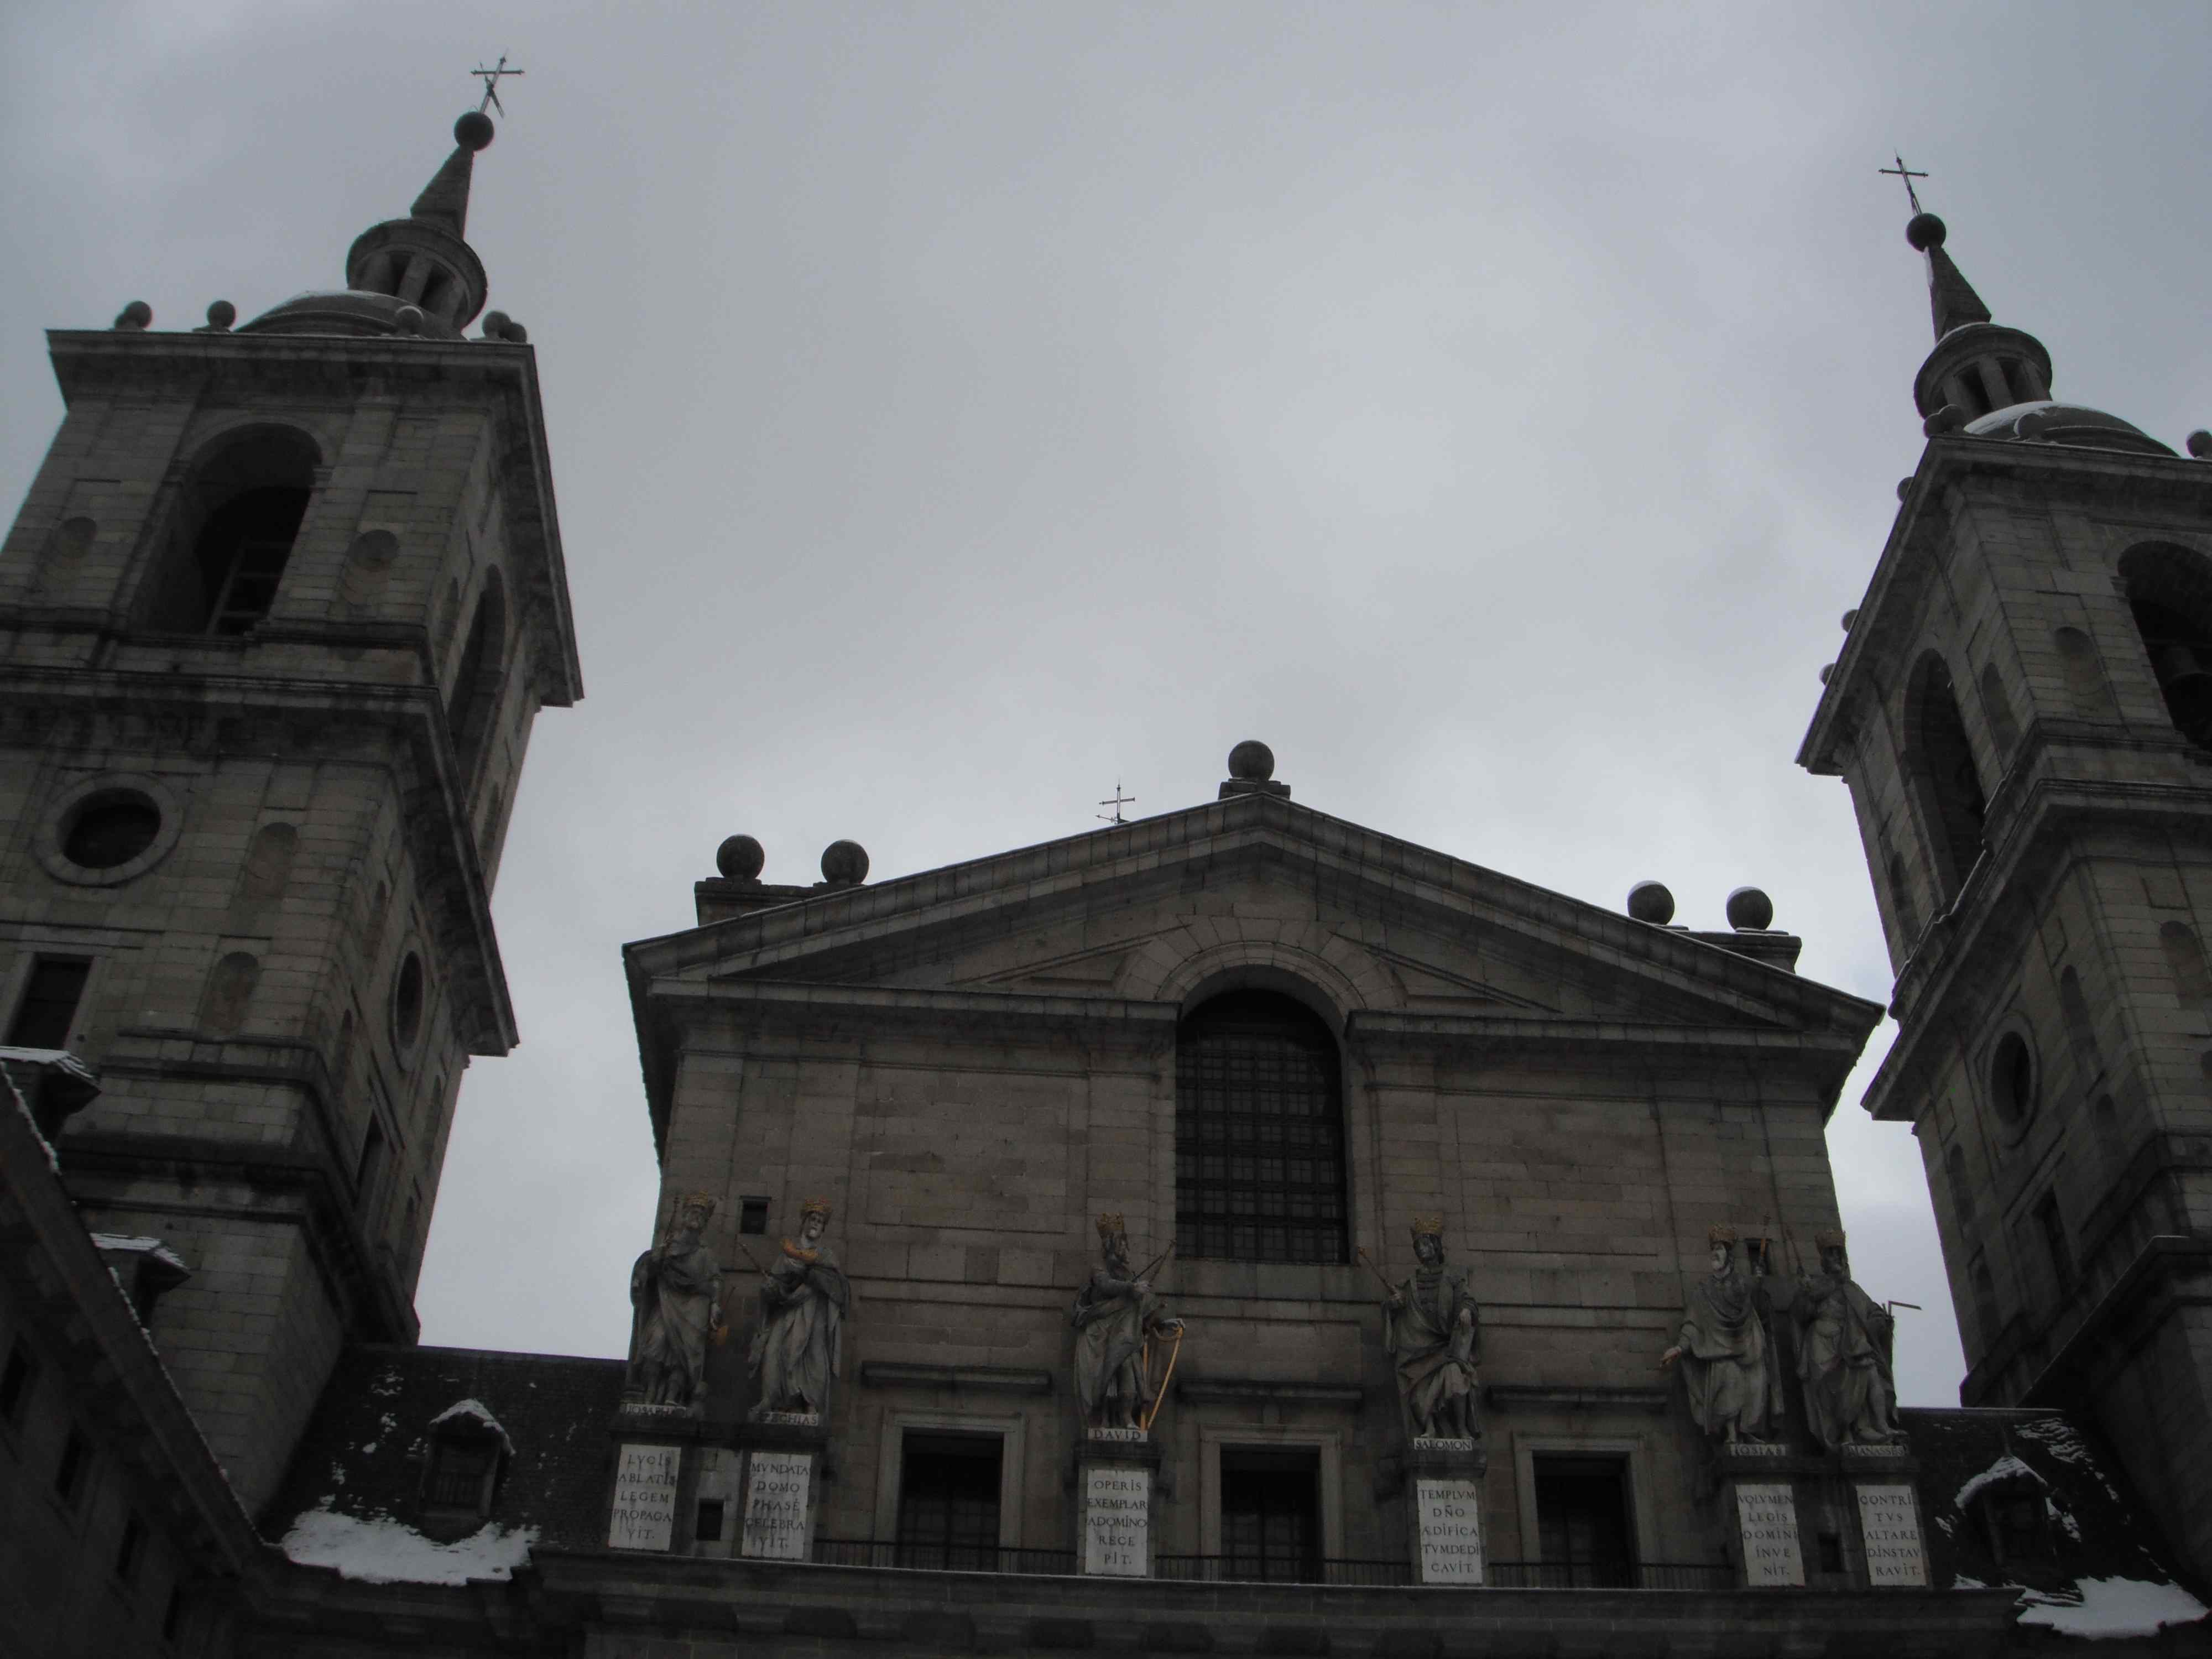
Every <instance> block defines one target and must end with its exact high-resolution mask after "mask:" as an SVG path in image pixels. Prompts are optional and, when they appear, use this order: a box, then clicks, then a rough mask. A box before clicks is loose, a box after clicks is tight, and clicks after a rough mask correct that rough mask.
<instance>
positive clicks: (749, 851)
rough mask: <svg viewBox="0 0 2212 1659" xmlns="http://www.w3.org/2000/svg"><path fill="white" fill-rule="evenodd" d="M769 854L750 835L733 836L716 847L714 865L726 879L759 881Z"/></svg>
mask: <svg viewBox="0 0 2212 1659" xmlns="http://www.w3.org/2000/svg"><path fill="white" fill-rule="evenodd" d="M767 862H768V854H767V852H766V851H765V850H764V849H763V848H762V846H761V844H760V843H759V842H757V841H755V840H754V839H753V838H752V837H751V836H731V837H730V838H729V839H728V840H726V841H725V842H723V843H722V844H721V845H720V847H717V848H715V849H714V867H715V868H716V869H717V870H720V872H722V878H723V879H724V880H725V881H757V880H759V879H760V872H761V866H763V864H766V863H767Z"/></svg>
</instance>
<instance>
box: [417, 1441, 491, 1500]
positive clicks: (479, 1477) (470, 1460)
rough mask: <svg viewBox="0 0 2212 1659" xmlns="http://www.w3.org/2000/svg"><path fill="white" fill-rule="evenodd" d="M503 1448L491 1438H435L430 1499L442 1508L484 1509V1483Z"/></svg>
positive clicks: (431, 1458) (431, 1450)
mask: <svg viewBox="0 0 2212 1659" xmlns="http://www.w3.org/2000/svg"><path fill="white" fill-rule="evenodd" d="M497 1455H499V1448H498V1446H497V1445H496V1444H495V1443H493V1442H491V1441H489V1440H483V1441H477V1440H435V1441H433V1442H432V1443H431V1444H430V1501H431V1502H432V1503H433V1504H438V1505H439V1506H440V1507H441V1508H446V1509H457V1510H481V1509H482V1508H483V1502H484V1485H485V1482H486V1481H488V1480H489V1479H490V1477H491V1471H492V1460H493V1459H494V1458H495V1457H496V1456H497Z"/></svg>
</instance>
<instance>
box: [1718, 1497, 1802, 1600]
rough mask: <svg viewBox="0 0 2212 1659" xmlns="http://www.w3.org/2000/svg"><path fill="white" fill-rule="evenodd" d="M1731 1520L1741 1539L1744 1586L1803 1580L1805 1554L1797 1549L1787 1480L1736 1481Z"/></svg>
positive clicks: (1794, 1583) (1793, 1502)
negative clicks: (1733, 1515)
mask: <svg viewBox="0 0 2212 1659" xmlns="http://www.w3.org/2000/svg"><path fill="white" fill-rule="evenodd" d="M1735 1520H1736V1528H1737V1530H1738V1532H1739V1534H1741V1538H1742V1540H1743V1582H1744V1583H1745V1584H1746V1585H1747V1586H1748V1587H1749V1588H1751V1589H1767V1588H1773V1587H1780V1586H1794V1587H1802V1585H1803V1584H1804V1583H1805V1558H1804V1557H1803V1555H1802V1554H1801V1553H1799V1552H1798V1549H1797V1504H1796V1499H1795V1498H1792V1497H1791V1496H1790V1483H1789V1482H1788V1481H1786V1480H1739V1481H1737V1482H1736V1483H1735Z"/></svg>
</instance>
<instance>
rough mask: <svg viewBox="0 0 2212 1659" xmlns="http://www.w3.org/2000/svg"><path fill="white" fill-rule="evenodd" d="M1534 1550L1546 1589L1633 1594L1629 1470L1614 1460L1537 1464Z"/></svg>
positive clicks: (1563, 1460) (1560, 1459) (1549, 1460)
mask: <svg viewBox="0 0 2212 1659" xmlns="http://www.w3.org/2000/svg"><path fill="white" fill-rule="evenodd" d="M1535 1462H1536V1548H1537V1553H1538V1554H1539V1555H1540V1556H1541V1558H1542V1561H1543V1577H1542V1583H1543V1584H1544V1587H1545V1588H1546V1589H1569V1588H1590V1589H1632V1588H1633V1587H1634V1585H1635V1583H1636V1553H1635V1550H1634V1548H1633V1547H1632V1538H1633V1534H1632V1532H1631V1531H1630V1529H1629V1524H1628V1466H1627V1464H1626V1462H1623V1461H1622V1460H1621V1459H1620V1458H1617V1457H1542V1456H1540V1457H1538V1458H1537V1459H1536V1460H1535Z"/></svg>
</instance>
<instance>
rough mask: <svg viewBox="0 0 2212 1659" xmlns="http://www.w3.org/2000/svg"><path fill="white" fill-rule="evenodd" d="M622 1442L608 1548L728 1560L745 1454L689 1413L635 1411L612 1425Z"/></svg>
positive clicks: (623, 1411)
mask: <svg viewBox="0 0 2212 1659" xmlns="http://www.w3.org/2000/svg"><path fill="white" fill-rule="evenodd" d="M608 1434H609V1436H610V1437H611V1438H612V1439H613V1441H614V1443H615V1478H614V1489H613V1491H612V1492H611V1493H610V1494H609V1495H608V1499H607V1547H608V1548H609V1549H616V1550H641V1551H652V1552H655V1553H661V1554H668V1553H678V1554H688V1555H727V1554H728V1553H730V1549H729V1543H728V1539H729V1520H728V1516H729V1513H730V1510H731V1508H732V1500H733V1498H735V1496H736V1490H737V1474H738V1460H737V1454H736V1453H735V1452H734V1451H732V1450H731V1449H729V1447H727V1446H726V1445H724V1444H721V1443H719V1442H720V1431H719V1430H715V1429H710V1428H709V1427H708V1424H707V1422H706V1420H705V1419H703V1418H702V1417H698V1416H695V1415H693V1414H692V1413H690V1412H689V1411H686V1410H684V1409H683V1408H681V1407H666V1406H641V1405H637V1404H635V1403H633V1404H628V1405H624V1406H623V1407H620V1408H618V1409H617V1411H616V1413H615V1414H614V1419H613V1420H612V1421H611V1423H610V1424H609V1425H608Z"/></svg>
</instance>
